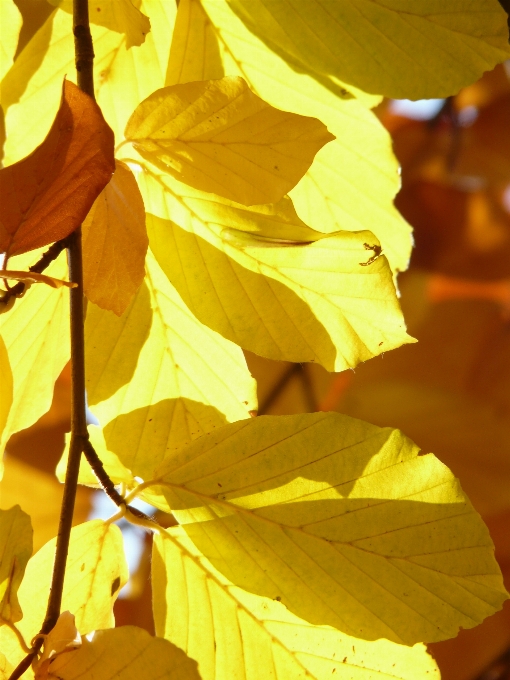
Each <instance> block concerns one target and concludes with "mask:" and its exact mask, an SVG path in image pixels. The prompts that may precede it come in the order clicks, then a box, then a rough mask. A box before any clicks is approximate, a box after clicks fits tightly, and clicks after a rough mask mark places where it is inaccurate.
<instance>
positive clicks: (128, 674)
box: [50, 626, 200, 680]
mask: <svg viewBox="0 0 510 680" xmlns="http://www.w3.org/2000/svg"><path fill="white" fill-rule="evenodd" d="M50 672H51V673H53V674H55V675H56V676H57V677H58V678H60V680H78V678H84V677H90V678H92V677H93V678H94V680H139V679H140V678H143V680H161V678H165V680H200V675H199V674H198V671H197V665H196V663H195V662H194V661H193V660H191V659H189V658H188V657H187V656H186V655H185V654H184V653H183V652H182V651H181V650H180V649H178V648H177V647H175V646H174V645H172V644H171V643H170V642H168V641H167V640H162V639H161V638H156V637H152V636H151V635H149V633H147V631H145V630H142V629H141V628H136V627H135V626H121V627H120V628H115V629H113V630H98V631H96V632H95V633H94V635H93V637H92V640H88V639H87V638H83V640H82V645H81V647H80V649H78V650H76V651H75V652H70V653H69V654H62V655H61V656H59V657H58V658H57V659H55V661H53V663H52V664H51V666H50Z"/></svg>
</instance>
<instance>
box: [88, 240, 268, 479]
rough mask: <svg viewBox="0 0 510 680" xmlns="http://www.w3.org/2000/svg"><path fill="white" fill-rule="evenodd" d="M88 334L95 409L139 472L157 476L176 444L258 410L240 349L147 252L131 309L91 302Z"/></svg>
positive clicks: (112, 443) (112, 441)
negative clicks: (207, 322)
mask: <svg viewBox="0 0 510 680" xmlns="http://www.w3.org/2000/svg"><path fill="white" fill-rule="evenodd" d="M85 334H86V347H87V350H86V351H87V358H86V361H87V372H86V374H87V394H88V398H89V403H90V405H91V409H92V411H93V412H94V414H95V415H96V417H97V418H98V420H99V422H100V424H101V426H102V427H103V433H104V438H105V441H106V446H107V447H108V449H109V450H110V451H112V452H113V453H115V454H116V455H117V456H118V458H119V459H120V461H121V462H122V464H123V465H124V466H126V467H127V468H128V469H129V470H130V471H131V472H132V473H133V474H134V475H138V476H141V477H147V476H149V477H150V476H152V474H153V471H154V469H155V468H156V466H157V465H158V464H159V463H160V461H161V460H163V459H164V457H165V456H166V455H168V453H169V452H171V451H172V450H174V449H177V448H179V447H181V446H183V445H184V444H185V443H188V442H189V441H191V440H192V439H195V438H196V437H198V436H200V435H201V434H204V433H205V432H209V431H210V430H211V429H213V428H215V427H219V426H221V425H224V424H225V423H227V422H232V421H234V420H239V419H241V418H247V417H248V416H249V412H250V411H253V410H256V408H257V402H256V389H255V381H254V380H253V378H252V377H251V375H250V373H249V371H248V369H247V367H246V361H245V359H244V356H243V353H242V351H241V350H240V349H239V348H238V347H236V346H235V345H233V344H232V343H230V342H229V341H228V340H224V339H223V338H222V337H221V336H219V335H218V334H217V333H215V332H214V331H211V330H209V329H208V328H206V327H204V326H202V324H201V323H200V322H198V321H197V320H196V319H195V317H194V316H193V315H192V314H191V312H190V311H189V310H188V308H187V307H186V306H185V305H184V303H183V302H182V300H181V298H180V297H179V295H178V294H177V292H176V291H175V289H174V288H173V287H172V285H171V284H170V283H169V282H168V280H167V278H166V277H165V275H164V274H163V272H162V271H161V269H160V268H159V265H158V264H157V262H156V261H155V259H154V257H153V256H152V255H151V253H150V251H149V253H148V257H147V276H146V279H145V284H144V285H143V286H142V287H141V288H140V289H139V290H138V292H137V293H136V295H135V297H134V299H133V301H132V302H131V304H130V306H129V307H128V309H127V310H126V312H125V313H124V314H123V315H122V316H121V317H120V318H117V317H115V316H114V315H113V314H111V313H110V312H105V311H103V310H100V309H99V308H98V307H95V306H93V305H89V309H88V314H87V322H86V327H85ZM190 339H192V341H191V340H190Z"/></svg>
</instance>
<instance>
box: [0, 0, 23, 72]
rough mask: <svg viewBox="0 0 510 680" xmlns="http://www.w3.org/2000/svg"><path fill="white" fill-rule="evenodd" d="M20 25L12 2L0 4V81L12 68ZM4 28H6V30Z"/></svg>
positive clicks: (6, 0) (18, 13)
mask: <svg viewBox="0 0 510 680" xmlns="http://www.w3.org/2000/svg"><path fill="white" fill-rule="evenodd" d="M21 23H22V19H21V14H20V11H19V9H18V8H17V7H16V5H15V4H14V0H3V2H0V26H3V27H4V28H3V30H2V40H1V41H0V80H1V79H2V78H3V77H4V75H5V73H6V71H8V70H9V68H10V67H11V66H12V62H13V60H14V54H15V53H16V48H17V46H18V38H19V32H20V29H21ZM5 27H8V30H6V28H5Z"/></svg>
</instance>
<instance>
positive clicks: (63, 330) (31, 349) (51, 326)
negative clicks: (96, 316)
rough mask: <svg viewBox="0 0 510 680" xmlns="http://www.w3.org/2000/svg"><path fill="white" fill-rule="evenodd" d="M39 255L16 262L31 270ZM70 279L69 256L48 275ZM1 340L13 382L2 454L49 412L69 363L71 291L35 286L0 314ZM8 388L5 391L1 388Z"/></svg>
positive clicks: (62, 258) (52, 268)
mask: <svg viewBox="0 0 510 680" xmlns="http://www.w3.org/2000/svg"><path fill="white" fill-rule="evenodd" d="M34 260H37V253H30V254H28V255H24V256H22V257H19V258H13V260H12V263H13V264H14V263H16V264H15V266H16V267H17V268H18V267H19V269H27V268H28V266H29V265H30V264H33V263H34ZM46 271H47V273H48V274H49V275H51V276H54V277H56V278H59V279H62V278H66V277H67V265H66V261H65V255H64V254H62V255H60V257H59V258H58V259H57V260H56V261H55V262H53V263H52V264H51V265H50V267H49V268H48V269H47V270H46ZM0 335H1V336H2V338H3V340H4V342H5V346H6V348H7V352H8V355H9V361H10V365H11V370H12V376H13V402H12V406H11V409H10V412H9V417H8V419H7V423H6V426H5V429H4V432H3V434H2V436H1V438H0V452H3V450H4V448H5V444H6V442H7V440H8V439H9V437H10V436H11V434H13V433H14V432H19V430H23V429H24V428H26V427H29V426H30V425H32V424H33V423H35V421H36V420H38V419H39V418H40V417H41V416H42V415H43V414H44V413H45V412H46V411H47V410H48V409H49V407H50V405H51V399H52V396H53V387H54V384H55V380H56V379H57V377H58V376H59V375H60V373H61V371H62V369H63V368H64V366H65V364H66V363H67V361H68V360H69V353H70V350H69V300H68V292H67V290H66V288H60V289H58V290H54V289H52V288H49V287H47V286H33V287H32V288H31V289H30V291H29V292H28V293H27V294H26V295H25V296H24V297H23V298H22V299H21V300H18V301H17V303H16V304H15V305H14V307H13V308H12V309H11V310H10V311H9V312H8V313H6V314H0ZM2 387H3V386H2Z"/></svg>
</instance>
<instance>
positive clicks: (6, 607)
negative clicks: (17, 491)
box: [0, 505, 32, 625]
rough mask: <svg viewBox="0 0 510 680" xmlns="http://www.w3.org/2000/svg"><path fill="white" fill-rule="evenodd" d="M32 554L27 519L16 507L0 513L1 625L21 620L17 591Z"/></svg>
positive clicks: (30, 528)
mask: <svg viewBox="0 0 510 680" xmlns="http://www.w3.org/2000/svg"><path fill="white" fill-rule="evenodd" d="M31 554H32V525H31V523H30V517H29V516H28V515H27V514H26V512H23V510H22V509H21V508H20V507H19V505H15V506H14V507H12V508H11V509H10V510H0V625H1V624H2V620H3V621H12V622H13V623H15V622H16V621H19V620H20V619H21V618H22V617H23V611H22V609H21V607H20V605H19V602H18V596H17V592H18V588H19V586H20V584H21V581H22V579H23V574H24V573H25V567H26V565H27V562H28V560H29V558H30V556H31Z"/></svg>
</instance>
